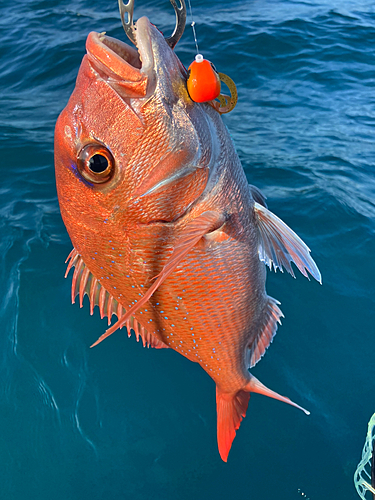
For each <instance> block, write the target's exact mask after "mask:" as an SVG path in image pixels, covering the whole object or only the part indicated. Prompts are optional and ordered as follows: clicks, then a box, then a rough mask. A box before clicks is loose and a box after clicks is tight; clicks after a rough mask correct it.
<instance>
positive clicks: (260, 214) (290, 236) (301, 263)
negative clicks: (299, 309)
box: [254, 201, 322, 283]
mask: <svg viewBox="0 0 375 500" xmlns="http://www.w3.org/2000/svg"><path fill="white" fill-rule="evenodd" d="M254 212H255V215H256V219H257V226H258V230H259V236H260V245H259V250H258V252H259V258H260V260H261V261H263V262H264V263H265V264H266V265H267V266H268V267H269V268H270V269H272V266H273V268H274V269H275V270H276V269H277V268H278V269H280V271H283V268H285V269H286V270H287V271H288V273H290V274H291V275H292V276H293V277H295V276H294V271H293V268H292V266H291V262H294V264H295V265H296V266H297V267H298V269H299V270H300V271H301V273H302V274H303V275H304V276H306V278H308V272H309V273H310V274H311V275H312V276H313V277H314V278H315V279H316V280H317V281H319V283H321V282H322V278H321V275H320V272H319V269H318V267H317V265H316V264H315V262H314V260H313V259H312V258H311V256H310V249H309V247H308V246H307V245H306V244H305V243H304V242H303V241H302V240H301V238H300V237H299V236H298V235H297V234H296V233H295V232H294V231H292V230H291V229H290V227H288V226H287V225H286V224H285V223H284V222H283V221H282V220H281V219H279V218H278V217H277V216H276V215H275V214H273V213H272V212H270V211H269V210H268V209H267V208H266V207H265V206H263V205H261V204H259V203H258V202H256V201H255V202H254Z"/></svg>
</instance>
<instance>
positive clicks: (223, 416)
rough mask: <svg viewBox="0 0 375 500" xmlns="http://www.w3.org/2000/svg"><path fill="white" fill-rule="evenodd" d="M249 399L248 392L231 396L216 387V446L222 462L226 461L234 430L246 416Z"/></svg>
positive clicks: (240, 392) (234, 435)
mask: <svg viewBox="0 0 375 500" xmlns="http://www.w3.org/2000/svg"><path fill="white" fill-rule="evenodd" d="M249 399H250V393H249V392H245V391H238V392H237V393H236V394H234V395H233V394H228V393H225V392H221V391H220V389H219V388H218V387H217V386H216V411H217V444H218V446H219V453H220V456H221V458H222V460H223V461H224V462H226V461H227V458H228V454H229V450H230V448H231V446H232V442H233V439H234V438H235V437H236V430H237V429H238V428H239V426H240V424H241V420H242V418H244V417H245V416H246V410H247V405H248V404H249Z"/></svg>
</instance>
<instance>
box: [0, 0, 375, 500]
mask: <svg viewBox="0 0 375 500" xmlns="http://www.w3.org/2000/svg"><path fill="white" fill-rule="evenodd" d="M192 6H193V9H194V18H195V22H196V28H197V34H198V41H199V45H200V50H201V52H203V54H204V55H205V57H206V58H208V59H210V60H211V61H213V62H214V64H215V66H216V67H217V68H218V70H219V71H222V72H224V73H226V74H228V75H230V76H231V77H232V78H233V80H234V81H235V82H236V84H237V87H238V91H239V102H238V105H237V107H236V108H235V110H234V111H233V112H231V113H230V114H228V115H227V116H225V117H224V121H225V123H226V124H227V126H228V128H229V130H230V132H231V135H232V137H233V139H234V141H235V144H236V147H237V151H238V154H239V156H240V158H241V161H242V163H243V166H244V169H245V171H246V175H247V177H248V179H249V182H251V183H252V184H255V185H256V186H258V187H259V188H261V189H262V191H263V192H264V193H265V194H266V196H267V202H268V205H269V208H270V209H271V210H272V211H273V212H275V213H276V214H277V215H278V216H279V217H281V218H282V219H283V220H284V221H285V222H286V223H287V224H289V225H290V226H291V227H292V228H293V229H294V230H295V231H296V232H297V233H298V234H299V235H300V236H301V237H302V238H303V239H304V240H305V241H306V243H307V244H308V245H309V247H310V248H311V249H312V255H313V257H314V259H315V260H316V262H317V263H318V265H319V267H320V270H321V272H322V275H323V285H322V286H320V285H319V284H317V283H315V282H308V281H307V280H306V279H305V278H303V277H302V276H301V275H299V276H297V279H295V280H294V279H293V278H292V277H290V276H289V275H285V274H281V273H277V274H275V273H268V282H267V290H268V293H269V294H270V295H271V296H273V297H276V298H277V299H279V300H280V301H281V302H282V310H283V312H284V314H285V319H284V320H283V326H282V327H281V328H280V329H279V331H278V334H277V336H276V338H275V340H274V342H273V344H272V346H271V348H270V349H269V351H268V353H267V355H266V356H265V358H264V359H263V360H262V361H261V362H260V363H259V365H257V367H256V368H255V369H254V374H255V375H256V376H257V377H258V378H259V379H260V380H262V382H263V383H265V384H266V385H268V386H270V387H271V388H273V389H275V390H276V391H278V392H280V393H281V394H285V395H288V396H289V397H291V398H292V399H293V400H295V401H296V402H298V403H300V404H302V405H303V406H305V407H307V408H308V409H309V410H310V411H311V415H310V416H309V417H307V416H305V415H304V414H303V413H302V412H299V411H297V410H296V409H294V408H292V407H289V406H287V405H283V404H281V403H279V402H277V401H273V400H270V399H268V398H264V397H262V396H258V395H253V396H252V397H251V400H250V404H249V410H248V414H247V417H246V419H245V420H244V421H243V423H242V425H241V428H240V430H239V431H238V433H237V437H236V439H235V441H234V443H233V447H232V450H231V453H230V455H229V460H228V463H227V464H224V463H223V462H222V461H221V460H220V457H219V454H218V452H217V446H216V408H215V387H214V384H213V382H212V380H211V379H210V378H209V377H208V376H207V374H206V373H204V372H203V370H202V369H201V368H200V367H199V366H198V365H195V364H193V363H190V362H189V361H187V360H186V359H184V358H183V357H182V356H180V355H179V354H177V353H175V352H173V351H170V350H159V351H156V350H152V349H148V350H147V349H143V348H142V347H141V345H140V344H137V343H136V342H135V340H134V338H132V339H128V338H127V337H126V335H124V334H123V333H122V332H120V333H119V332H117V333H116V334H115V335H112V336H111V337H110V338H109V339H108V340H106V341H105V342H103V343H102V344H100V346H98V347H96V348H95V349H91V350H90V349H89V346H90V344H91V343H92V342H93V341H95V340H96V339H97V338H98V337H99V336H100V335H101V333H103V331H104V330H105V329H106V322H105V321H104V320H103V321H101V320H100V319H99V315H98V312H96V313H95V314H94V316H93V317H91V316H90V315H89V308H88V303H87V302H86V303H85V304H84V308H83V309H82V310H81V309H80V308H79V306H78V305H77V304H76V305H75V306H72V305H71V304H70V279H71V278H68V279H67V280H64V278H63V274H64V272H65V264H64V261H65V258H66V257H67V255H68V253H69V252H70V250H71V243H70V240H69V237H68V235H67V233H66V230H65V227H64V225H63V222H62V220H61V217H60V213H59V207H58V201H57V195H56V189H55V180H54V167H53V131H54V124H55V121H56V118H57V116H58V114H59V112H60V111H61V110H62V108H63V107H64V106H65V104H66V102H67V100H68V98H69V95H70V93H71V92H72V89H73V87H74V82H75V77H76V75H77V71H78V68H79V65H80V62H81V60H82V57H83V55H84V53H85V39H86V36H87V34H88V33H89V32H90V31H93V30H94V31H99V32H101V31H106V32H107V33H108V34H110V35H111V36H114V37H116V38H121V39H123V40H125V39H126V37H125V34H124V32H123V29H122V26H121V22H120V17H119V13H118V8H117V2H116V1H115V0H113V1H109V0H106V1H104V0H91V1H90V2H89V1H88V0H78V1H77V0H76V1H75V2H68V1H67V0H55V1H54V2H52V1H47V0H26V2H21V1H20V0H15V1H14V2H11V3H9V2H2V3H1V4H0V26H1V33H2V37H1V42H0V110H1V111H0V148H1V158H2V162H1V167H0V169H1V182H0V228H1V238H0V249H1V251H0V277H1V278H0V286H1V301H0V318H1V334H0V353H1V354H0V429H1V431H0V436H1V437H0V498H4V499H12V500H27V499H38V500H44V499H48V500H49V499H50V498H51V497H53V498H55V499H56V500H62V499H64V500H66V499H69V500H86V499H90V500H99V499H100V500H101V499H103V500H104V499H105V500H112V499H113V500H115V499H116V500H118V499H128V498H131V499H136V500H150V499H155V500H166V499H168V500H169V499H170V500H172V499H173V500H175V499H181V500H185V499H191V498H197V499H206V498H215V499H216V498H217V499H226V498H250V499H251V500H271V499H273V498H277V499H278V500H294V499H295V500H298V499H310V500H328V499H329V500H331V499H340V500H350V499H353V500H354V499H355V498H358V497H357V494H356V492H355V490H354V487H353V473H354V470H355V468H356V465H357V464H358V461H359V459H360V455H361V450H362V446H363V443H364V439H365V434H366V430H367V421H368V419H369V418H370V416H371V415H372V413H373V412H374V411H375V397H374V395H375V387H374V380H375V363H374V350H375V336H374V323H375V314H374V282H375V271H374V266H373V256H374V253H375V242H374V232H375V177H374V173H375V166H374V165H375V93H374V91H375V6H374V3H373V1H370V0H333V1H325V0H321V1H319V0H305V1H297V0H252V1H250V0H241V1H231V2H225V1H223V0H217V1H216V2H213V1H212V0H209V1H203V0H192ZM135 15H136V18H138V17H140V16H141V15H147V16H148V17H149V18H150V20H151V21H152V22H153V23H154V24H156V25H157V26H158V27H159V28H160V29H161V30H163V31H164V32H165V33H166V34H168V33H170V32H171V30H172V29H173V26H174V13H173V9H172V7H171V5H170V3H169V2H168V1H167V0H136V13H135ZM176 51H177V53H178V55H179V56H180V58H181V60H182V62H183V63H184V64H185V65H186V66H187V65H188V64H189V63H190V62H191V61H192V59H193V57H194V55H195V48H194V42H193V36H192V32H191V29H190V28H189V26H187V28H186V32H185V34H184V37H183V38H182V40H181V41H180V43H179V44H178V46H177V48H176Z"/></svg>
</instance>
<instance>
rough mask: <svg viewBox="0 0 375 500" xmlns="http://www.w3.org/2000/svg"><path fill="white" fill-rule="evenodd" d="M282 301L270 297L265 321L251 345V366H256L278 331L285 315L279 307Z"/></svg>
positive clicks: (265, 311)
mask: <svg viewBox="0 0 375 500" xmlns="http://www.w3.org/2000/svg"><path fill="white" fill-rule="evenodd" d="M279 304H280V302H278V301H277V300H275V299H273V298H272V297H268V299H267V304H266V307H265V308H264V311H263V317H264V320H263V323H262V326H261V329H260V331H259V333H258V335H257V336H256V338H255V340H254V341H253V342H252V343H251V344H250V345H249V368H252V367H253V366H255V365H256V364H257V363H258V361H259V360H260V359H261V358H262V356H264V354H265V352H266V350H267V348H268V347H269V345H270V344H271V342H272V340H273V337H274V336H275V334H276V331H277V324H281V321H280V318H283V317H284V315H283V313H282V312H281V310H280V308H279Z"/></svg>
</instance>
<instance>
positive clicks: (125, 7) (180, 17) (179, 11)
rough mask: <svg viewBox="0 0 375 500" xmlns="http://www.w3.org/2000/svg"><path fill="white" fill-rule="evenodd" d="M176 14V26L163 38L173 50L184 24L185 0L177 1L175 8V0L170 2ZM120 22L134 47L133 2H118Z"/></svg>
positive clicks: (131, 0) (121, 0) (130, 0)
mask: <svg viewBox="0 0 375 500" xmlns="http://www.w3.org/2000/svg"><path fill="white" fill-rule="evenodd" d="M170 1H171V4H172V5H173V8H174V11H175V13H176V26H175V29H174V31H173V33H172V35H171V36H169V37H165V41H166V42H167V44H168V45H169V46H170V47H171V49H174V47H175V46H176V44H177V42H178V41H179V40H180V38H181V37H182V34H183V32H184V30H185V24H186V5H185V0H179V3H180V6H179V7H178V6H177V3H176V0H170ZM118 5H119V9H120V16H121V22H122V25H123V27H124V30H125V33H126V34H127V36H128V38H129V39H130V40H131V41H132V42H133V43H134V45H136V39H135V34H134V32H135V26H134V23H133V13H134V0H129V1H128V3H127V4H125V3H124V2H123V0H118Z"/></svg>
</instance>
